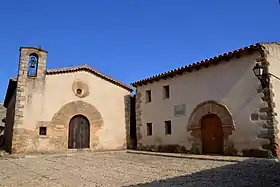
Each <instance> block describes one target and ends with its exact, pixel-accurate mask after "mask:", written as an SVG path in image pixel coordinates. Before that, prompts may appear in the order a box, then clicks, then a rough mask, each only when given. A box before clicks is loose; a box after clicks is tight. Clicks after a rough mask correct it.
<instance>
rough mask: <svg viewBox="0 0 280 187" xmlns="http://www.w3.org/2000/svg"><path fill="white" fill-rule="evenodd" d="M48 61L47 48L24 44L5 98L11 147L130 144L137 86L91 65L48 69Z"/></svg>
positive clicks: (20, 149) (47, 148) (93, 147)
mask: <svg viewBox="0 0 280 187" xmlns="http://www.w3.org/2000/svg"><path fill="white" fill-rule="evenodd" d="M46 63H47V52H46V51H44V50H43V49H38V48H32V47H22V48H20V59H19V69H18V75H17V77H15V78H11V79H10V80H9V85H8V89H7V93H6V97H5V101H4V106H5V107H6V108H7V112H6V119H5V150H6V151H7V152H10V153H32V152H60V151H65V150H68V149H90V150H112V149H113V150H115V149H124V148H126V147H127V141H128V140H127V137H129V135H127V134H128V133H129V132H127V129H129V128H127V126H129V118H130V114H129V113H130V111H129V110H130V103H129V101H130V94H131V92H132V91H133V89H132V88H130V87H129V86H127V85H125V84H123V83H121V82H119V81H117V80H115V79H113V78H111V77H109V76H107V75H104V74H102V73H100V72H98V71H96V70H95V69H93V68H91V67H89V66H87V65H83V66H78V67H72V68H62V69H48V70H47V69H46ZM126 98H128V99H126Z"/></svg>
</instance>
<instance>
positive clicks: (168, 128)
mask: <svg viewBox="0 0 280 187" xmlns="http://www.w3.org/2000/svg"><path fill="white" fill-rule="evenodd" d="M165 134H171V121H170V120H168V121H165Z"/></svg>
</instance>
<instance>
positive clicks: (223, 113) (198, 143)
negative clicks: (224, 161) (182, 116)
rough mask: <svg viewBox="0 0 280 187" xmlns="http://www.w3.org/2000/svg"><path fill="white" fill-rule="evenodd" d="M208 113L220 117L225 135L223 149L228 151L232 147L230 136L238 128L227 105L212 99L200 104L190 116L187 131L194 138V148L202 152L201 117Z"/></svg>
mask: <svg viewBox="0 0 280 187" xmlns="http://www.w3.org/2000/svg"><path fill="white" fill-rule="evenodd" d="M208 114H215V115H217V116H218V117H219V118H220V120H221V123H222V128H223V136H224V137H223V139H224V147H223V150H224V152H228V150H229V148H231V147H232V145H230V144H228V143H227V142H228V139H229V136H230V135H231V134H232V131H233V130H235V129H236V127H235V124H234V121H233V118H232V114H231V112H230V111H229V109H228V108H227V107H226V106H225V105H223V104H222V103H220V102H217V101H211V100H210V101H205V102H202V103H200V104H198V105H197V106H196V107H195V109H194V110H193V112H192V113H191V115H190V117H189V121H188V124H187V131H190V137H189V138H190V139H192V150H195V152H197V153H202V140H201V119H202V118H203V117H204V116H206V115H208Z"/></svg>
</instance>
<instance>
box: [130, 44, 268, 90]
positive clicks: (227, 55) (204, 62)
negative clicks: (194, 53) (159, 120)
mask: <svg viewBox="0 0 280 187" xmlns="http://www.w3.org/2000/svg"><path fill="white" fill-rule="evenodd" d="M261 46H262V42H258V43H254V44H251V45H249V46H248V45H247V46H244V47H241V48H238V49H235V50H233V51H229V52H224V53H222V54H220V55H216V56H214V57H211V58H206V59H204V60H200V61H197V62H194V63H190V64H187V65H185V66H181V67H178V68H175V69H171V70H169V71H165V72H162V73H159V74H156V75H154V76H151V77H148V78H144V79H141V80H138V81H135V82H132V83H131V84H132V85H133V86H134V87H135V86H137V85H139V86H141V85H143V84H147V83H148V82H153V81H156V80H159V79H162V78H167V77H172V76H174V75H175V74H182V73H183V72H185V71H192V69H193V68H198V69H200V67H201V66H209V65H211V64H213V62H217V61H221V60H223V59H229V58H232V57H233V56H238V55H241V54H242V53H244V52H247V51H250V50H251V51H254V50H257V49H260V48H261Z"/></svg>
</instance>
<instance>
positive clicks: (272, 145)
mask: <svg viewBox="0 0 280 187" xmlns="http://www.w3.org/2000/svg"><path fill="white" fill-rule="evenodd" d="M267 54H268V51H267V50H265V49H264V50H263V51H262V53H261V55H262V58H261V59H259V61H260V62H261V64H262V66H263V67H264V73H265V74H266V75H269V62H268V61H267ZM267 80H268V81H267V84H266V85H265V87H266V88H265V89H262V93H263V97H262V100H263V101H264V102H265V103H266V104H267V107H263V108H260V112H261V113H263V114H264V115H263V116H261V118H260V119H261V120H263V121H266V123H267V125H264V126H263V127H264V129H266V130H265V131H261V132H260V134H259V137H260V138H263V139H266V140H268V142H269V143H268V144H264V145H263V146H262V147H263V149H265V150H264V152H265V151H266V152H269V153H272V155H274V156H278V157H279V156H280V155H279V153H280V151H279V150H280V148H279V144H278V140H277V133H278V129H277V124H278V122H277V121H276V120H275V116H276V115H277V113H276V112H275V111H274V108H275V103H274V99H273V97H274V96H275V94H274V93H273V90H272V86H273V85H272V84H271V81H270V77H269V76H268V77H267Z"/></svg>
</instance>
